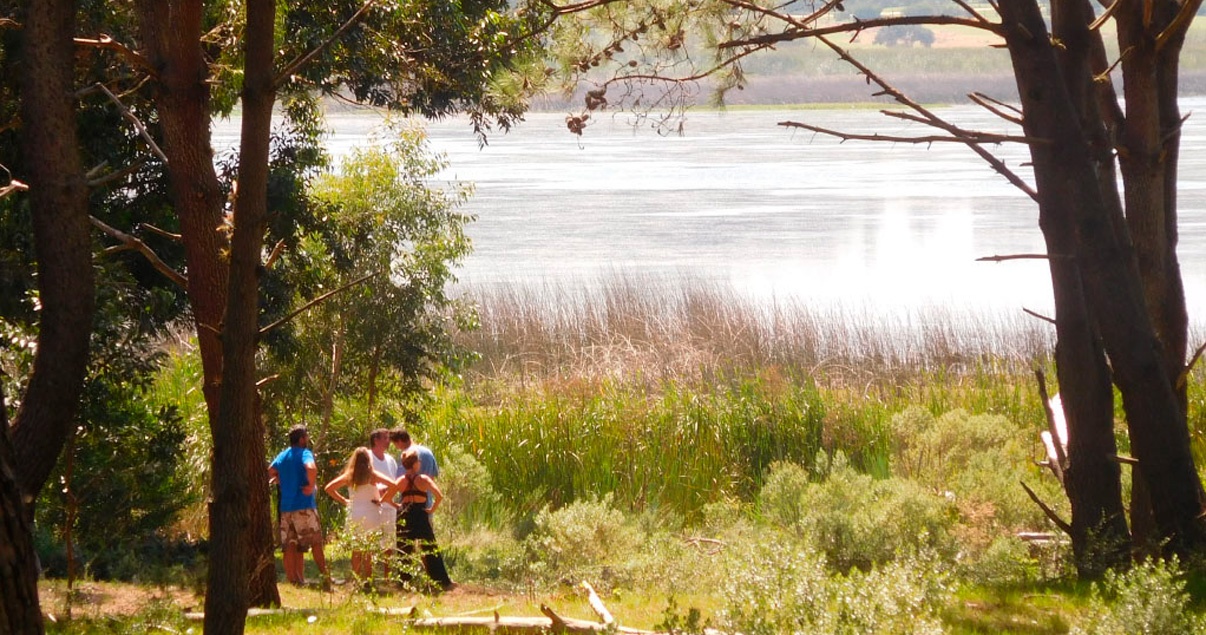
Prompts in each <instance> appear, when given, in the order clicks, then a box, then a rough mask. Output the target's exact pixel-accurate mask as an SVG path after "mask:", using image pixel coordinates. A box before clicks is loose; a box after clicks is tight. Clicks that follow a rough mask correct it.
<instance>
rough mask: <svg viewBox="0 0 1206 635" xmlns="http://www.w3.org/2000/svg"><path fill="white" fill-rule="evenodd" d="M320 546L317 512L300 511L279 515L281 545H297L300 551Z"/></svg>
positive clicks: (320, 538)
mask: <svg viewBox="0 0 1206 635" xmlns="http://www.w3.org/2000/svg"><path fill="white" fill-rule="evenodd" d="M321 544H322V527H321V526H320V525H319V524H318V510H316V509H301V510H298V511H295V512H283V513H282V514H281V545H282V546H286V545H297V546H299V547H301V548H302V549H306V548H309V547H311V546H313V545H321Z"/></svg>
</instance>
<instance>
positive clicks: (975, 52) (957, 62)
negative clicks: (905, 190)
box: [726, 0, 1206, 104]
mask: <svg viewBox="0 0 1206 635" xmlns="http://www.w3.org/2000/svg"><path fill="white" fill-rule="evenodd" d="M934 4H941V5H942V8H940V9H936V8H935V7H933V6H932V5H934ZM844 6H845V8H846V10H847V15H849V14H855V15H858V16H859V17H864V11H867V12H870V11H873V10H875V9H876V8H878V11H879V12H887V13H889V14H894V15H914V14H917V13H919V12H923V10H924V11H931V12H933V11H938V12H940V13H950V12H951V7H953V5H952V4H951V3H949V2H941V3H934V2H928V1H927V2H918V3H913V4H907V5H902V4H901V3H900V2H898V1H896V0H859V1H858V2H853V3H846V4H845V5H844ZM973 6H974V5H973ZM984 12H985V14H986V15H992V10H991V9H990V8H988V7H984ZM875 15H879V13H873V14H872V16H870V17H873V16H875ZM1103 28H1104V29H1105V30H1106V31H1107V32H1106V34H1105V35H1106V41H1107V45H1109V44H1110V43H1112V42H1114V41H1115V38H1114V35H1113V32H1112V28H1113V23H1107V24H1106V25H1105V26H1104V27H1103ZM998 43H999V40H998V39H997V38H996V37H995V36H993V35H992V34H990V33H985V32H976V31H974V30H972V29H968V28H965V27H958V26H932V27H926V26H917V25H910V26H899V27H888V28H882V29H867V30H866V31H865V32H863V33H861V34H859V35H858V37H856V38H854V40H853V41H847V42H846V44H845V46H846V47H847V48H848V49H849V50H850V51H851V52H853V53H855V54H856V55H857V57H858V59H859V60H861V61H862V62H864V63H865V64H867V65H868V66H869V67H870V68H873V69H875V70H876V72H878V73H880V74H881V75H882V76H883V77H884V78H885V79H887V80H888V81H889V82H890V83H892V84H893V85H894V86H896V87H898V88H901V89H903V90H904V91H905V92H907V93H908V94H909V95H910V96H912V97H913V98H915V99H918V100H920V101H923V102H930V103H960V102H964V101H966V95H967V94H968V93H971V92H980V93H985V94H987V95H990V96H993V97H995V98H998V99H1002V100H1013V99H1015V98H1016V89H1015V88H1014V83H1013V76H1012V70H1011V68H1010V62H1009V55H1008V54H1007V53H1006V51H1005V50H1004V49H1002V48H998V47H995V46H994V45H995V44H998ZM1110 55H1111V56H1116V55H1117V51H1116V50H1112V51H1110ZM745 70H746V72H747V78H748V80H749V83H748V85H747V87H746V88H745V90H743V91H731V92H730V93H729V94H728V95H727V96H726V103H729V104H795V103H848V102H867V101H876V99H875V98H873V97H872V96H871V95H872V93H873V92H874V89H873V88H872V87H869V86H868V85H867V84H866V82H865V80H864V78H862V77H861V76H859V75H858V74H857V72H856V71H855V69H854V68H852V67H851V66H850V65H848V64H846V63H844V62H842V61H841V60H840V59H838V58H837V56H836V55H834V54H833V53H832V52H831V51H829V50H827V49H826V50H822V49H819V48H817V47H816V46H814V45H813V44H811V43H797V42H793V43H786V44H782V45H780V46H779V47H778V48H777V50H775V51H771V52H767V53H763V54H759V55H757V56H753V57H752V58H751V59H749V60H748V61H747V62H746V65H745ZM1181 74H1182V78H1181V88H1182V94H1183V95H1187V96H1192V95H1202V94H1206V23H1203V22H1201V21H1199V23H1198V24H1195V26H1194V27H1193V28H1192V29H1191V30H1190V33H1189V37H1188V38H1187V40H1186V43H1185V50H1184V54H1183V55H1182V63H1181ZM879 99H880V100H882V99H883V98H879Z"/></svg>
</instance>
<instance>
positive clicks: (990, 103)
mask: <svg viewBox="0 0 1206 635" xmlns="http://www.w3.org/2000/svg"><path fill="white" fill-rule="evenodd" d="M967 98H968V99H970V100H972V102H973V103H975V104H977V105H978V106H980V107H981V108H983V109H985V110H987V111H988V112H991V113H992V114H994V115H996V116H998V117H1000V118H1001V119H1004V120H1005V121H1008V122H1009V123H1012V124H1017V125H1019V126H1020V125H1022V111H1021V110H1019V109H1018V108H1017V106H1014V105H1012V104H1007V103H1005V102H1002V101H998V100H996V99H993V98H992V97H989V96H988V95H985V94H984V93H971V94H969V95H968V96H967ZM1010 111H1011V112H1012V113H1013V114H1010Z"/></svg>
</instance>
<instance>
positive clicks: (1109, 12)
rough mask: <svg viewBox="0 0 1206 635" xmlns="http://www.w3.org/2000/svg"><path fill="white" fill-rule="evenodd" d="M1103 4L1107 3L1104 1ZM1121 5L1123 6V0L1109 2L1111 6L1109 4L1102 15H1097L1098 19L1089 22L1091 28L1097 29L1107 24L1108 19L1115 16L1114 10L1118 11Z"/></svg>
mask: <svg viewBox="0 0 1206 635" xmlns="http://www.w3.org/2000/svg"><path fill="white" fill-rule="evenodd" d="M1102 4H1105V3H1104V2H1103V3H1102ZM1120 6H1122V0H1114V1H1113V2H1111V3H1110V4H1109V6H1107V7H1106V8H1105V11H1102V12H1101V15H1099V16H1097V19H1096V20H1093V22H1091V23H1090V24H1089V30H1090V31H1096V30H1098V29H1100V28H1101V26H1102V25H1103V24H1105V23H1106V21H1107V20H1109V19H1110V18H1112V17H1114V12H1115V11H1117V10H1118V7H1120Z"/></svg>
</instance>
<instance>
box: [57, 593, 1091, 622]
mask: <svg viewBox="0 0 1206 635" xmlns="http://www.w3.org/2000/svg"><path fill="white" fill-rule="evenodd" d="M280 591H281V599H282V604H283V607H282V609H280V610H276V611H270V612H256V613H255V614H253V615H252V616H251V617H249V618H248V621H247V632H248V633H262V634H276V633H292V632H297V631H298V630H299V629H305V632H306V633H314V634H326V633H330V634H333V635H334V634H340V635H344V634H347V633H384V632H393V631H396V630H397V629H398V627H399V624H400V623H403V622H405V620H406V618H407V617H408V616H410V615H412V614H413V615H414V616H416V617H464V616H491V615H494V614H495V613H497V614H498V615H500V616H510V617H539V616H541V615H542V613H541V606H547V607H549V608H551V609H552V610H553V611H554V612H555V613H557V614H558V615H560V616H562V617H566V618H576V619H582V620H588V621H597V620H598V617H597V616H596V614H595V613H594V611H593V610H592V609H591V608H590V605H589V604H588V602H587V600H586V595H585V592H583V591H582V590H581V589H579V588H576V587H572V586H569V585H566V586H565V587H564V588H563V589H561V590H560V591H559V592H556V593H544V594H525V593H515V592H508V591H501V590H496V589H489V588H485V587H479V586H474V585H463V586H461V587H458V588H456V589H454V590H452V591H449V592H446V593H443V594H441V595H438V596H426V595H421V594H415V593H408V592H403V591H400V590H397V589H396V588H395V589H390V588H382V589H380V590H379V592H378V593H375V594H365V593H361V592H356V591H354V590H353V588H352V586H351V585H350V584H345V585H341V586H336V587H335V588H334V590H333V592H331V593H325V592H322V591H321V590H319V589H318V588H317V586H311V587H308V588H297V587H293V586H291V585H287V584H282V585H281V587H280ZM40 592H41V597H42V603H43V610H44V613H45V614H46V615H47V618H48V620H47V630H48V632H50V633H73V634H82V633H111V632H121V633H138V632H144V633H151V632H161V633H163V632H166V633H173V632H175V633H182V632H183V633H187V632H200V630H201V620H200V613H201V611H202V609H203V605H204V599H203V598H202V597H201V596H199V595H197V594H196V593H194V592H193V591H191V590H189V589H185V588H181V587H174V586H166V587H152V586H145V585H137V584H129V583H116V582H95V581H93V582H82V583H79V584H77V585H76V586H75V588H74V590H73V591H71V592H70V593H69V592H68V591H67V589H66V583H65V582H64V581H62V580H46V581H43V582H42V583H41V585H40ZM1086 595H1087V586H1085V587H1078V586H1069V585H1067V584H1052V585H1034V586H1019V587H1006V588H996V589H988V588H977V589H968V590H965V591H963V592H962V593H961V597H960V598H959V600H958V601H957V602H956V603H954V604H952V605H951V607H950V608H949V609H948V610H947V611H946V614H945V615H944V616H943V622H944V625H945V627H946V629H947V630H946V632H948V633H969V634H970V633H1019V634H1026V635H1046V634H1052V635H1054V634H1062V633H1067V632H1068V629H1069V624H1070V623H1072V622H1074V621H1075V620H1076V619H1077V615H1078V614H1079V613H1080V612H1082V611H1083V609H1084V597H1085V596H1086ZM604 602H605V603H606V605H607V607H608V609H609V610H610V612H611V613H612V614H613V615H614V617H615V619H616V620H617V622H619V623H620V624H621V625H623V626H626V627H632V628H642V629H658V628H659V627H663V628H664V627H665V626H666V625H667V615H668V614H667V610H668V609H669V608H670V604H669V603H668V599H667V598H665V597H641V596H637V595H632V594H613V595H610V596H609V597H606V598H604ZM674 603H675V604H674V607H675V608H674V609H673V610H672V613H673V614H677V616H679V618H680V619H685V616H686V614H687V612H688V611H689V609H690V608H692V607H694V608H699V609H700V611H701V616H702V618H703V619H705V620H706V619H708V618H710V617H712V616H713V614H714V612H715V609H716V607H715V603H716V601H715V598H708V597H677V598H676V599H675V600H674ZM412 612H413V613H412ZM190 629H191V630H190Z"/></svg>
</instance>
